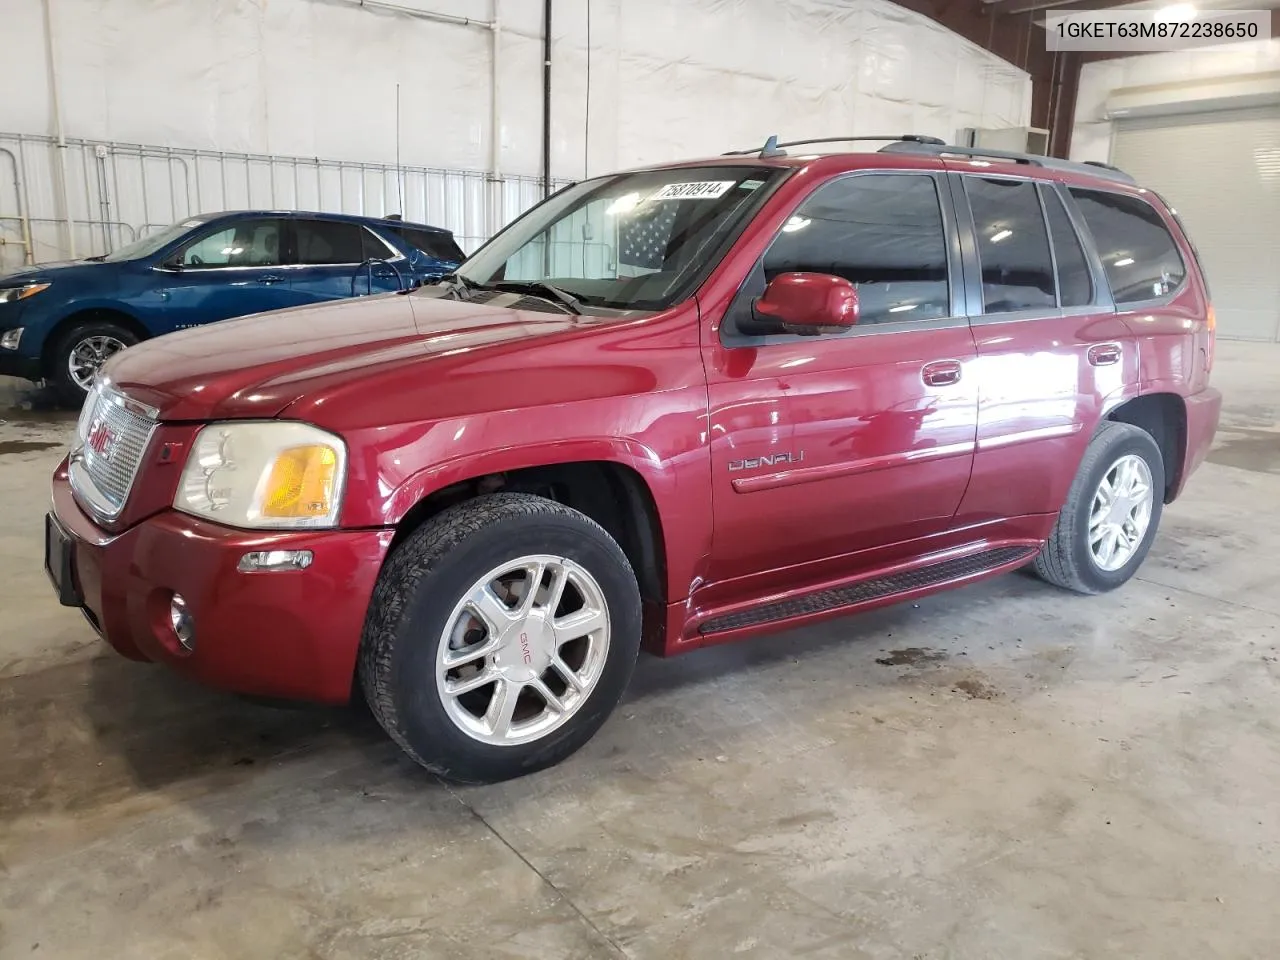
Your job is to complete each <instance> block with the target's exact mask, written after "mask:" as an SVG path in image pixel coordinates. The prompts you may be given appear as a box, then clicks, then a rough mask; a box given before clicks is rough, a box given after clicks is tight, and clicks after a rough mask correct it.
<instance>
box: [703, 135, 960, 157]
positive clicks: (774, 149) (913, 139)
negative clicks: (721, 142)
mask: <svg viewBox="0 0 1280 960" xmlns="http://www.w3.org/2000/svg"><path fill="white" fill-rule="evenodd" d="M858 140H881V141H883V140H893V141H895V142H896V141H901V142H903V143H919V144H929V145H938V146H944V145H945V144H946V141H945V140H939V139H938V138H937V137H926V136H924V135H923V134H919V133H901V134H899V133H895V134H890V135H888V136H883V137H818V138H817V139H814V140H788V141H787V142H786V143H779V142H778V138H777V136H776V135H775V136H772V137H770V138H769V139H768V140H766V141H765V142H764V146H763V147H760V148H756V147H752V148H751V149H750V150H730V151H729V152H728V153H723V154H721V156H723V157H746V156H750V155H751V154H753V153H754V154H756V155H758V156H759V157H760V159H761V160H768V159H769V158H771V157H785V156H786V155H787V151H786V150H785V149H784V148H785V147H803V146H806V145H808V144H811V143H850V142H854V141H858Z"/></svg>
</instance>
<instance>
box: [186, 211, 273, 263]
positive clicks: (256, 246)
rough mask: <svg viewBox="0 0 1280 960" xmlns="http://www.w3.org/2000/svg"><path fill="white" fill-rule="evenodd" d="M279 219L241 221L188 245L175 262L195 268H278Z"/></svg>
mask: <svg viewBox="0 0 1280 960" xmlns="http://www.w3.org/2000/svg"><path fill="white" fill-rule="evenodd" d="M280 223H281V221H279V220H241V221H239V222H238V223H235V224H233V225H232V226H229V227H223V228H222V229H221V230H215V231H214V232H213V233H210V234H206V235H205V236H203V237H201V238H200V239H199V240H196V241H195V242H194V243H192V244H190V245H189V246H187V247H185V248H184V249H183V250H182V252H181V253H179V254H178V255H177V257H175V258H174V260H175V262H177V263H180V264H182V265H183V266H184V267H187V268H189V269H193V270H210V269H216V268H218V267H275V266H279V264H280Z"/></svg>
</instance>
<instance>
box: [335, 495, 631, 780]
mask: <svg viewBox="0 0 1280 960" xmlns="http://www.w3.org/2000/svg"><path fill="white" fill-rule="evenodd" d="M640 623H641V618H640V590H639V587H638V586H637V584H636V578H635V574H634V573H633V572H632V569H631V566H630V564H629V563H628V562H627V558H626V555H625V554H624V553H623V552H622V549H621V548H620V547H619V546H618V544H617V543H615V542H614V540H613V539H612V538H611V537H610V536H609V535H608V534H607V533H606V532H605V531H604V529H603V528H601V527H600V526H599V525H598V524H597V523H595V522H594V521H593V520H591V519H590V518H589V517H587V516H585V515H584V514H581V513H579V512H578V511H576V510H572V509H570V508H569V507H566V506H564V505H563V504H560V503H556V502H555V501H552V500H547V499H544V498H542V497H537V496H532V495H528V494H495V495H492V496H486V497H479V498H477V499H475V500H470V501H467V502H466V503H462V504H459V505H457V506H454V507H450V508H449V509H447V510H445V511H444V512H443V513H441V514H440V515H439V516H437V517H435V518H433V519H432V520H430V521H428V522H427V523H426V524H424V525H423V526H422V527H420V528H419V529H418V530H416V531H414V532H413V533H412V534H410V536H409V537H408V538H407V539H406V540H405V541H404V542H403V543H402V544H400V545H399V546H398V547H397V548H396V549H395V550H394V552H393V553H392V554H391V556H390V558H389V559H388V560H387V562H386V565H385V566H384V567H383V570H382V573H381V575H380V576H379V578H378V584H377V587H376V588H375V590H374V594H373V600H372V602H371V603H370V607H369V615H368V618H367V620H366V623H365V629H364V636H363V639H362V643H361V650H360V664H359V673H360V683H361V686H362V687H363V690H364V693H365V698H366V699H367V700H368V702H369V706H370V708H371V709H372V711H373V714H374V716H375V717H376V718H377V719H378V722H379V723H380V724H381V725H382V727H383V729H385V730H386V731H387V733H388V734H389V735H390V736H391V738H392V739H393V740H395V742H396V743H397V744H399V745H400V747H401V748H402V749H403V750H404V751H405V753H407V754H408V755H409V756H410V757H411V758H412V759H413V760H415V761H416V762H418V763H419V764H421V765H422V766H424V767H426V768H427V769H428V770H430V771H432V772H433V773H436V774H438V775H440V776H442V777H445V778H447V779H449V780H453V781H456V782H461V783H492V782H496V781H499V780H507V779H510V778H512V777H517V776H522V775H524V774H527V773H532V772H534V771H536V770H540V769H543V768H544V767H549V766H551V765H553V764H556V763H559V762H560V761H561V760H563V759H565V758H566V757H568V756H569V755H570V754H572V753H574V752H575V751H576V750H578V749H579V748H580V747H581V746H582V745H583V744H585V743H586V742H587V741H588V740H589V739H591V737H592V736H593V735H594V734H595V732H596V731H597V730H598V729H599V728H600V726H601V725H602V724H603V723H604V721H605V719H606V718H607V717H608V716H609V714H610V713H611V712H612V710H613V708H614V707H615V706H616V705H617V703H618V701H619V699H621V697H622V694H623V691H624V690H625V689H626V686H627V683H628V681H629V680H630V679H631V672H632V669H633V667H634V666H635V662H636V657H637V655H638V653H639V650H640V633H641V631H640ZM570 674H572V676H570ZM504 707H507V709H505V710H504ZM557 707H558V709H557Z"/></svg>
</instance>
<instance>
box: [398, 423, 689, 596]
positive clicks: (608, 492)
mask: <svg viewBox="0 0 1280 960" xmlns="http://www.w3.org/2000/svg"><path fill="white" fill-rule="evenodd" d="M508 453H509V452H508ZM597 453H603V451H597ZM503 459H510V457H509V456H508V457H504V458H503ZM518 462H519V461H518V460H517V461H516V463H518ZM444 467H447V469H443V468H437V469H435V470H432V471H430V472H429V475H428V476H422V475H419V476H417V477H415V478H413V480H412V481H411V482H410V483H409V484H407V485H406V487H407V488H408V489H407V490H406V487H402V488H401V490H399V491H397V495H396V496H395V497H394V498H393V499H394V500H395V502H397V503H399V504H403V505H405V508H404V509H403V510H401V511H398V515H397V516H396V517H395V535H394V537H393V539H392V542H391V549H394V548H395V546H396V545H397V544H399V543H400V542H401V541H403V540H404V539H405V538H406V537H407V536H409V534H411V533H412V532H413V531H414V530H416V529H418V528H419V527H420V526H422V524H424V523H426V522H427V521H428V520H430V519H431V518H432V517H435V516H437V515H438V514H439V513H441V512H442V511H444V510H446V509H447V508H449V507H451V506H453V505H455V504H457V503H462V502H464V501H466V500H470V499H473V498H475V497H478V496H483V495H485V494H487V493H497V492H500V491H503V492H519V493H533V494H537V495H539V496H545V497H547V498H548V499H551V500H555V501H557V502H559V503H563V504H565V505H566V506H569V507H572V508H573V509H575V510H578V511H580V512H581V513H583V514H585V515H587V516H588V517H590V518H591V519H592V520H594V521H596V523H599V524H600V526H602V527H603V528H604V529H605V530H606V531H607V532H608V533H609V535H610V536H611V537H613V538H614V539H615V540H616V541H617V542H618V545H619V546H621V547H622V550H623V552H624V553H625V554H626V555H627V559H628V560H629V561H630V563H631V566H632V569H633V570H634V571H635V574H636V579H637V581H638V582H639V585H640V594H641V597H642V598H643V599H644V600H646V601H650V602H654V603H666V601H667V595H668V589H667V572H668V570H667V547H666V544H667V537H666V534H665V532H664V526H663V521H662V510H661V508H660V504H659V495H656V494H655V492H654V486H655V485H654V484H652V483H651V482H650V480H649V478H647V477H646V475H645V472H644V471H643V470H642V469H639V468H637V465H636V463H635V462H634V457H633V456H632V454H631V452H630V451H623V452H620V451H618V450H617V449H616V448H615V449H614V451H613V455H612V456H610V455H597V456H594V457H591V458H585V457H584V458H582V459H576V458H575V459H556V460H551V461H548V462H530V463H525V464H524V465H505V464H503V465H501V466H500V465H499V464H497V463H493V462H492V461H489V462H485V461H472V462H469V463H464V464H450V465H444Z"/></svg>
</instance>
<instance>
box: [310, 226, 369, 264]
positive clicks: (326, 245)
mask: <svg viewBox="0 0 1280 960" xmlns="http://www.w3.org/2000/svg"><path fill="white" fill-rule="evenodd" d="M294 223H295V229H296V230H297V236H298V262H299V263H361V262H362V261H363V260H364V242H363V240H362V239H361V236H360V235H361V233H362V232H363V228H362V227H361V226H360V224H358V223H339V222H338V221H335V220H295V221H294Z"/></svg>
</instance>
